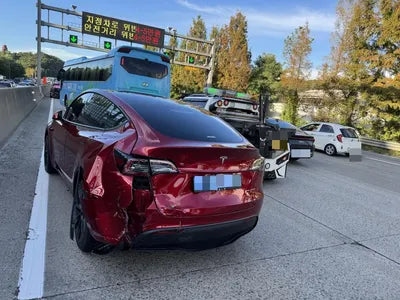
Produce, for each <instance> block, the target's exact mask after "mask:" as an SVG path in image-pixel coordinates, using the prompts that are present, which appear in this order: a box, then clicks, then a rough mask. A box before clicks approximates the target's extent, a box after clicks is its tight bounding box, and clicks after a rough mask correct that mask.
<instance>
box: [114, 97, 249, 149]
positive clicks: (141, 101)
mask: <svg viewBox="0 0 400 300" xmlns="http://www.w3.org/2000/svg"><path fill="white" fill-rule="evenodd" d="M120 95H121V96H122V97H123V98H124V101H125V102H126V103H127V104H129V105H130V106H131V107H132V108H133V109H134V110H135V111H136V112H137V113H138V114H139V115H140V116H141V117H142V118H143V119H144V120H145V122H146V123H147V124H148V125H150V126H151V127H152V128H153V129H155V130H156V131H158V132H159V133H161V134H163V135H166V136H169V137H174V138H179V139H185V140H193V141H207V142H213V143H240V142H242V141H243V139H242V137H241V136H240V135H239V134H238V133H237V132H236V131H235V130H234V129H233V128H232V127H230V126H229V125H228V124H226V123H225V122H224V121H222V120H221V119H220V118H218V117H215V116H214V115H212V114H209V113H208V114H207V113H205V112H203V111H201V110H200V109H199V108H195V107H194V105H182V104H181V102H178V101H174V100H168V101H166V100H160V99H158V98H148V97H139V96H130V95H129V94H122V93H121V94H120ZM154 107H157V109H154ZM166 112H168V113H166Z"/></svg>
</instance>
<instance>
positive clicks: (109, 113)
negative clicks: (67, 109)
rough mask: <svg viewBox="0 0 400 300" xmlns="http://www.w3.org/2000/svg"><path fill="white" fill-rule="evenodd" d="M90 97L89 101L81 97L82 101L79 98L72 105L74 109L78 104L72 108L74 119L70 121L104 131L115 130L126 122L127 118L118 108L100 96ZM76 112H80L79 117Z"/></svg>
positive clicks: (92, 95) (93, 95)
mask: <svg viewBox="0 0 400 300" xmlns="http://www.w3.org/2000/svg"><path fill="white" fill-rule="evenodd" d="M84 95H87V94H84ZM90 95H91V96H90V97H88V99H83V98H82V97H80V98H82V100H81V99H79V98H78V99H77V100H75V101H74V102H73V103H72V104H71V107H72V106H73V104H74V103H75V102H76V104H74V106H73V107H72V108H71V114H72V115H73V116H74V118H73V119H72V120H71V119H68V120H70V121H73V122H75V123H79V124H82V125H88V126H92V127H97V128H102V129H110V128H115V127H117V126H119V125H122V124H123V123H125V122H126V117H125V115H124V114H123V112H122V111H121V110H120V109H119V108H118V106H116V105H115V104H114V103H112V102H111V101H110V100H108V99H107V98H105V97H103V96H101V95H99V94H90ZM81 103H83V105H82V104H81ZM75 107H78V109H75ZM81 107H82V108H81ZM78 110H79V111H78ZM75 111H78V112H79V114H78V115H77V116H76V114H75Z"/></svg>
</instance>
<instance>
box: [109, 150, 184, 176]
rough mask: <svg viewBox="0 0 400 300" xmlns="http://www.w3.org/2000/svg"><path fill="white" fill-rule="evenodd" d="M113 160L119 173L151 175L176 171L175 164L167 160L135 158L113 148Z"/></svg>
mask: <svg viewBox="0 0 400 300" xmlns="http://www.w3.org/2000/svg"><path fill="white" fill-rule="evenodd" d="M114 156H115V162H116V164H117V167H118V169H119V170H120V172H121V173H123V174H126V175H142V176H143V175H144V176H146V175H147V176H151V175H156V174H167V173H178V169H177V168H176V166H175V165H174V164H173V163H172V162H170V161H167V160H160V159H149V158H143V157H140V158H137V157H134V156H132V155H129V154H126V153H123V152H121V151H119V150H114Z"/></svg>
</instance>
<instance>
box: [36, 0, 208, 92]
mask: <svg viewBox="0 0 400 300" xmlns="http://www.w3.org/2000/svg"><path fill="white" fill-rule="evenodd" d="M72 7H73V9H72V10H71V9H64V8H59V7H54V6H49V5H46V4H44V3H42V2H41V0H37V38H36V40H37V53H38V55H37V57H38V62H37V79H38V82H40V80H41V67H40V61H41V43H53V44H57V45H63V46H69V47H76V48H81V49H87V50H95V51H103V52H108V51H110V50H111V49H112V48H113V46H114V47H116V46H117V44H120V45H122V44H123V43H126V42H128V43H130V44H131V45H132V44H133V43H134V44H142V45H146V46H150V47H153V49H156V50H158V51H160V52H167V53H172V54H173V55H171V57H170V58H171V63H172V64H176V65H182V66H186V67H189V68H190V69H193V68H197V69H204V70H206V73H207V81H206V83H207V86H210V85H211V83H212V77H213V73H214V62H215V43H214V41H209V40H205V39H200V38H195V37H190V36H185V35H181V34H178V33H177V32H176V30H175V29H173V28H172V27H168V30H165V29H162V28H157V27H153V26H149V25H144V24H139V23H135V22H131V21H126V20H120V19H116V18H112V17H107V16H103V15H98V14H94V13H91V12H85V11H84V12H78V11H76V6H72ZM43 11H44V12H46V11H47V20H43V17H42V16H43V14H42V12H43ZM50 12H52V13H54V12H55V13H57V14H59V15H60V16H61V18H59V17H58V18H54V19H55V20H57V22H51V21H50ZM67 17H68V18H74V19H73V20H66V18H67ZM60 20H61V22H60ZM42 27H45V28H47V37H45V36H43V31H42ZM51 30H58V31H61V34H55V33H54V32H51ZM45 33H46V32H45ZM65 33H67V36H65ZM166 36H168V37H169V39H174V40H175V43H171V45H169V44H168V43H166V39H165V37H166ZM96 37H97V40H94V38H96ZM104 39H107V40H104ZM110 39H111V40H113V42H114V43H113V42H112V41H110ZM179 41H185V42H184V43H180V44H181V45H185V48H181V47H179V46H174V45H178V44H179V43H178V42H179Z"/></svg>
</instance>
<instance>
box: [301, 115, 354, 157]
mask: <svg viewBox="0 0 400 300" xmlns="http://www.w3.org/2000/svg"><path fill="white" fill-rule="evenodd" d="M301 129H302V130H303V131H305V132H306V133H308V134H309V135H312V136H313V137H314V139H315V142H314V145H315V149H318V150H322V151H324V152H325V153H326V154H328V155H335V154H337V153H341V154H349V151H350V149H361V142H360V139H359V134H358V132H357V130H355V129H354V128H352V127H348V126H343V125H340V124H334V123H324V122H313V123H310V124H307V125H305V126H303V127H301Z"/></svg>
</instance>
